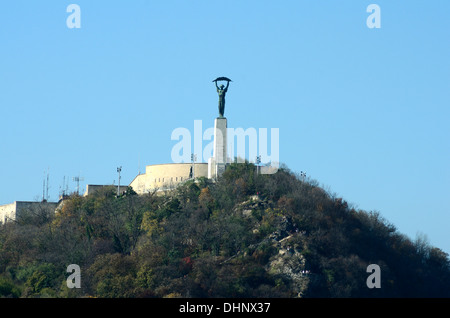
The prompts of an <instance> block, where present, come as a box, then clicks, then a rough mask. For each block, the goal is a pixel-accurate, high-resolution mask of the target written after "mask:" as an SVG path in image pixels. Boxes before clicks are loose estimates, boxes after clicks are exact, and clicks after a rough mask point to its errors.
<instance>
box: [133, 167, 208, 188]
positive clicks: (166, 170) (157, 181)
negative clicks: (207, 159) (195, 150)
mask: <svg viewBox="0 0 450 318" xmlns="http://www.w3.org/2000/svg"><path fill="white" fill-rule="evenodd" d="M191 169H192V174H193V176H194V177H195V178H199V177H205V178H207V177H208V164H207V163H195V164H194V167H193V165H192V163H167V164H156V165H149V166H147V167H146V168H145V173H144V174H140V175H138V176H136V178H134V180H133V181H132V182H131V183H130V187H132V188H133V190H134V191H136V193H138V194H145V193H148V192H151V191H155V190H159V191H166V190H172V189H174V188H175V187H176V186H178V185H179V184H180V183H182V182H185V181H187V180H189V179H191V178H192V176H191Z"/></svg>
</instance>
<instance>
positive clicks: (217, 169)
mask: <svg viewBox="0 0 450 318" xmlns="http://www.w3.org/2000/svg"><path fill="white" fill-rule="evenodd" d="M217 81H227V86H226V87H225V86H224V85H220V86H218V85H217ZM213 82H215V83H216V88H217V93H218V94H219V117H217V118H216V119H215V120H214V149H213V157H212V158H209V160H208V178H210V179H216V178H217V177H219V176H221V175H222V173H223V172H224V171H225V166H226V164H227V119H226V118H225V117H224V116H223V114H224V112H225V94H226V92H227V91H228V86H229V85H230V82H231V80H230V79H229V78H226V77H218V78H216V79H215V80H214V81H213Z"/></svg>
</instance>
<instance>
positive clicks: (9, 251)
mask: <svg viewBox="0 0 450 318" xmlns="http://www.w3.org/2000/svg"><path fill="white" fill-rule="evenodd" d="M255 171H256V170H255V166H254V165H252V164H249V163H245V164H233V165H230V167H229V169H227V171H226V172H225V173H224V174H223V176H222V177H221V178H220V179H219V180H218V181H217V182H211V181H210V180H208V179H206V178H200V179H198V180H196V182H193V181H187V182H185V183H183V184H182V185H180V186H179V187H178V188H177V189H176V190H174V191H171V192H167V193H165V194H163V195H160V194H157V193H156V192H152V193H148V194H145V195H137V194H136V193H134V191H133V190H132V189H131V188H129V190H128V191H127V192H126V193H125V194H123V195H122V196H120V197H116V196H115V193H116V192H115V191H116V190H115V188H113V187H111V188H108V187H105V188H104V189H101V190H100V191H98V192H96V193H94V194H91V195H88V196H87V197H80V196H77V195H75V194H74V195H72V196H70V197H69V198H68V199H66V200H65V201H63V204H62V205H61V206H60V207H59V209H58V210H57V212H56V213H49V212H48V211H45V210H42V211H41V212H39V211H34V212H33V213H30V214H28V215H24V216H23V217H22V218H20V219H18V220H17V222H15V223H7V224H4V225H2V226H1V227H0V295H1V296H4V297H87V296H93V297H450V260H449V257H448V255H447V254H446V253H444V252H443V251H442V250H440V249H439V248H437V247H433V246H430V245H429V244H428V243H427V242H426V240H424V239H422V238H418V239H416V240H415V241H412V240H411V239H409V238H408V237H406V236H405V235H403V234H401V233H399V232H398V231H397V229H396V227H395V226H394V225H393V224H391V223H389V222H388V221H387V220H385V219H384V218H383V217H382V216H381V214H380V213H377V212H367V211H363V210H357V209H355V208H353V207H351V206H349V205H348V203H347V202H346V201H345V200H344V199H343V198H338V197H336V196H335V195H333V194H330V193H328V192H327V191H325V190H324V189H323V188H321V187H320V186H318V183H317V182H316V181H314V180H306V181H302V178H300V177H299V176H298V175H296V174H295V173H293V172H292V171H290V170H289V169H288V168H287V167H282V168H281V169H279V171H278V172H277V173H276V174H273V175H257V174H256V173H255ZM69 264H77V265H79V266H80V269H81V288H80V289H77V288H74V289H69V288H67V286H66V278H67V277H68V275H69V274H68V273H67V272H66V269H67V266H68V265H69ZM369 264H377V265H379V266H380V269H381V288H374V289H369V288H368V287H367V285H366V279H367V277H368V276H369V275H370V274H369V273H367V272H366V268H367V266H368V265H369Z"/></svg>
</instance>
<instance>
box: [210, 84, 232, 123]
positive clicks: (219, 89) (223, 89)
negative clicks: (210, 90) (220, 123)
mask: <svg viewBox="0 0 450 318" xmlns="http://www.w3.org/2000/svg"><path fill="white" fill-rule="evenodd" d="M218 81H227V86H226V87H225V85H223V84H222V85H220V86H218V85H217V82H218ZM213 82H215V83H216V88H217V93H218V94H219V115H220V117H223V114H224V112H225V94H226V93H227V91H228V86H229V85H230V82H231V80H230V79H229V78H227V77H218V78H216V79H215V80H214V81H213Z"/></svg>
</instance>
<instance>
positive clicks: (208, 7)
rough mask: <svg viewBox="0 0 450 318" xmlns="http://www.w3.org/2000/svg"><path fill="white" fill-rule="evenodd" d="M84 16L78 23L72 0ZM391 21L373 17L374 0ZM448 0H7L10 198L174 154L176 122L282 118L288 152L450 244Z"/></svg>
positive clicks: (353, 195) (1, 37)
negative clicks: (225, 85) (223, 92)
mask: <svg viewBox="0 0 450 318" xmlns="http://www.w3.org/2000/svg"><path fill="white" fill-rule="evenodd" d="M71 3H75V4H78V5H79V6H80V8H81V28H80V29H69V28H68V27H67V25H66V19H67V17H68V16H69V13H67V12H66V8H67V6H68V5H69V4H71ZM371 3H375V4H378V5H379V6H380V8H381V28H380V29H369V28H368V27H367V25H366V19H367V17H368V16H369V13H367V12H366V8H367V6H368V5H369V4H371ZM449 12H450V1H448V0H441V1H438V0H432V1H425V0H423V1H407V2H405V1H400V0H395V1H392V0H390V1H381V0H371V1H363V0H360V1H325V0H315V1H300V0H293V1H288V0H284V1H265V0H258V1H253V0H229V1H213V0H202V1H200V0H190V1H186V0H164V1H162V0H159V1H150V0H140V1H138V0H132V1H100V0H96V1H82V0H71V1H61V0H53V1H49V0H42V1H29V0H26V1H21V0H14V1H3V2H2V4H1V6H0V43H1V50H0V107H1V108H0V109H1V124H0V133H1V136H2V138H1V139H0V151H1V153H0V178H1V182H0V204H7V203H11V202H13V201H15V200H40V199H41V198H42V183H43V178H44V172H46V171H47V169H49V175H50V184H49V186H50V191H49V195H50V200H57V198H58V194H59V192H60V187H62V183H63V178H64V176H66V177H67V178H70V182H69V190H70V191H74V190H75V187H76V184H75V183H74V182H73V181H72V177H74V176H77V175H80V176H82V177H84V181H83V182H82V183H81V186H82V189H84V187H85V185H86V184H87V183H89V184H109V183H113V182H114V181H115V182H116V184H117V173H116V168H117V166H122V167H123V168H122V169H123V170H122V176H123V178H122V183H129V182H131V181H132V180H133V178H134V177H135V176H136V175H137V173H138V170H139V166H140V167H141V171H144V167H145V165H148V164H156V163H168V162H171V156H170V154H171V149H172V147H173V146H174V145H175V144H176V142H175V141H172V140H171V139H170V136H171V133H172V131H173V130H174V129H175V128H177V127H186V128H188V129H190V130H191V131H193V124H194V120H196V119H197V120H202V121H203V128H204V129H206V128H207V127H210V126H212V125H213V119H214V118H215V117H216V116H217V93H216V91H215V88H214V85H213V83H211V81H212V80H213V79H214V78H216V77H218V76H227V77H230V78H231V79H233V83H232V84H231V86H230V90H229V92H228V94H227V105H226V109H225V115H226V117H227V118H228V125H229V126H230V127H235V128H237V127H242V128H244V129H245V128H249V127H255V128H279V130H280V146H279V149H280V161H281V162H283V163H285V164H286V165H287V166H288V167H290V168H291V169H292V170H294V171H297V172H300V171H301V170H303V171H306V172H307V174H308V176H310V177H311V178H313V179H316V180H318V181H319V183H320V184H321V185H323V186H324V187H325V188H327V189H328V190H330V191H331V192H335V193H336V194H337V195H338V196H342V197H343V198H345V199H346V200H347V201H348V202H350V203H352V204H354V205H355V206H356V207H358V208H360V209H364V210H367V211H372V210H376V211H379V212H380V213H381V215H382V216H384V217H385V218H386V219H387V220H389V221H390V222H392V223H393V224H395V225H396V226H397V228H398V230H399V231H400V232H402V233H404V234H406V235H408V236H409V237H411V238H412V239H414V238H415V236H416V234H417V233H418V232H419V233H423V234H425V235H426V236H427V237H428V239H429V242H430V243H431V244H432V245H434V246H437V247H439V248H441V249H443V250H444V251H446V252H447V253H450V235H449V225H450V214H449V213H450V206H449V197H450V196H449V194H450V193H449V192H450V169H449V161H450V147H449V139H450V124H449V119H450V110H449V106H450V58H449V57H450V19H449Z"/></svg>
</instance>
